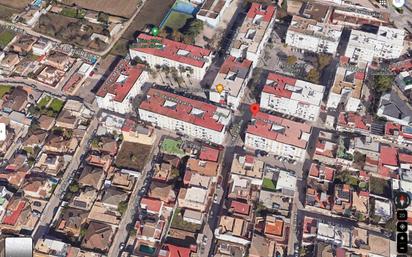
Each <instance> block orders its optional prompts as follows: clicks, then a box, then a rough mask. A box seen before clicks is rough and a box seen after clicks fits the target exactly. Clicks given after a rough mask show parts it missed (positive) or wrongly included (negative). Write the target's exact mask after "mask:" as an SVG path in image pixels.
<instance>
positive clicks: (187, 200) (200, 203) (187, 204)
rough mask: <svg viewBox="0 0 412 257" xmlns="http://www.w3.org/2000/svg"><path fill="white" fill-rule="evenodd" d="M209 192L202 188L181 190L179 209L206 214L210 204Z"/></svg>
mask: <svg viewBox="0 0 412 257" xmlns="http://www.w3.org/2000/svg"><path fill="white" fill-rule="evenodd" d="M208 191H209V190H208V189H205V188H200V187H190V188H187V189H186V188H181V189H180V192H179V197H178V205H179V207H180V208H188V209H192V210H199V211H201V212H204V211H205V210H206V207H207V204H208Z"/></svg>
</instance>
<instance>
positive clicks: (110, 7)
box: [0, 0, 141, 18]
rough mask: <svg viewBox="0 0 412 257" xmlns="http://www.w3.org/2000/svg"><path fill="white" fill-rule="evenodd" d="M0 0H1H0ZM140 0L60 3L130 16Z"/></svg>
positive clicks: (78, 0)
mask: <svg viewBox="0 0 412 257" xmlns="http://www.w3.org/2000/svg"><path fill="white" fill-rule="evenodd" d="M0 1H1V0H0ZM139 2H141V0H116V1H113V0H99V1H96V0H63V1H62V3H64V4H67V5H73V4H76V6H78V7H81V8H85V9H89V10H95V11H99V12H105V13H109V14H112V15H115V16H122V17H125V18H130V17H131V16H132V15H133V13H134V11H135V10H136V7H137V5H138V3H139Z"/></svg>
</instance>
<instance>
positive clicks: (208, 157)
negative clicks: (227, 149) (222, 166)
mask: <svg viewBox="0 0 412 257" xmlns="http://www.w3.org/2000/svg"><path fill="white" fill-rule="evenodd" d="M219 153H220V151H219V150H217V149H214V148H211V147H208V146H202V149H201V150H200V155H199V159H200V160H204V161H212V162H217V161H218V159H219Z"/></svg>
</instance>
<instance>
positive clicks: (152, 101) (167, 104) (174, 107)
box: [139, 88, 231, 144]
mask: <svg viewBox="0 0 412 257" xmlns="http://www.w3.org/2000/svg"><path fill="white" fill-rule="evenodd" d="M139 116H140V119H141V120H143V121H146V122H150V123H152V124H153V125H155V126H158V127H161V128H164V129H168V130H171V131H176V132H177V133H182V134H185V135H188V136H191V137H194V138H199V139H202V140H207V141H210V142H213V143H216V144H222V143H223V141H224V139H225V134H226V129H227V126H228V124H229V122H230V119H231V112H230V111H229V110H228V109H224V108H221V107H217V106H214V105H212V104H208V103H204V102H201V101H198V100H194V99H190V98H187V97H183V96H180V95H177V94H174V93H170V92H167V91H163V90H159V89H154V88H151V89H150V90H149V91H148V92H147V98H146V99H145V100H144V101H142V103H141V104H140V106H139Z"/></svg>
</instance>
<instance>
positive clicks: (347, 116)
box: [336, 112, 372, 135]
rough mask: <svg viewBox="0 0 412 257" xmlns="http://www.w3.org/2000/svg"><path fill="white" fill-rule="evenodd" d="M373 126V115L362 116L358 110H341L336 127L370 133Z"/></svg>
mask: <svg viewBox="0 0 412 257" xmlns="http://www.w3.org/2000/svg"><path fill="white" fill-rule="evenodd" d="M371 126H372V117H371V116H361V115H360V114H359V113H358V112H341V113H339V116H338V123H337V126H336V129H337V130H338V131H346V132H351V133H356V132H357V133H360V134H364V135H369V133H370V131H371Z"/></svg>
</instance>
